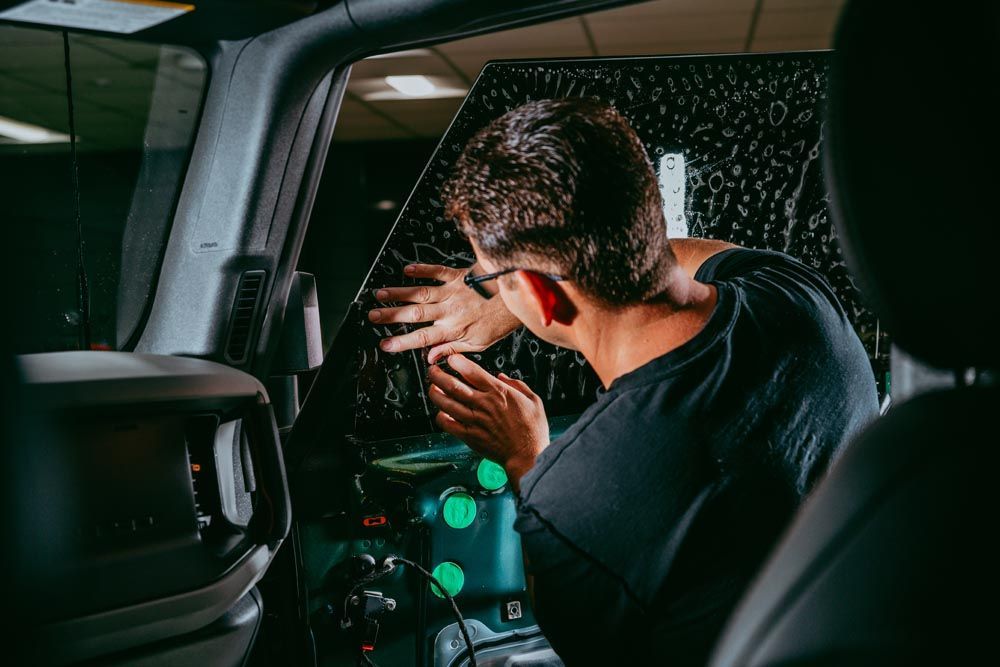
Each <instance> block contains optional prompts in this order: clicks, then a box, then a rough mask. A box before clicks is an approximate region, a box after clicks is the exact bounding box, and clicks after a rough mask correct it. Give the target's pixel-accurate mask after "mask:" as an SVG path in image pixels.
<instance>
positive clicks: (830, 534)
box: [711, 0, 1000, 667]
mask: <svg viewBox="0 0 1000 667" xmlns="http://www.w3.org/2000/svg"><path fill="white" fill-rule="evenodd" d="M998 46H1000V3H995V2H991V1H989V0H975V1H974V0H965V1H959V2H955V3H949V4H941V3H937V2H934V3H932V2H929V1H923V0H921V1H918V2H913V0H880V1H878V2H875V1H873V0H855V1H854V2H851V3H850V4H849V5H848V6H847V8H846V9H845V11H844V14H843V16H842V17H841V23H840V26H839V28H838V33H837V40H836V53H835V56H834V65H833V71H832V75H831V90H830V97H829V113H828V116H827V136H826V139H825V144H824V150H825V161H826V171H827V178H828V181H829V189H830V192H831V206H832V210H833V214H834V221H835V223H836V225H837V231H838V235H839V237H840V241H841V243H842V245H843V248H844V252H845V256H846V257H847V260H848V265H849V266H850V268H851V270H852V273H853V274H854V276H855V277H856V278H857V280H858V283H859V285H860V286H861V288H862V290H863V292H864V293H865V295H866V296H867V297H868V299H869V300H870V302H871V303H872V304H873V305H874V307H875V310H876V312H877V313H878V314H879V317H880V318H881V319H882V322H883V323H884V324H885V326H886V327H887V329H888V330H889V331H890V332H891V333H892V334H893V337H894V340H895V341H896V342H897V343H898V344H899V346H900V347H901V348H902V349H903V350H905V352H906V353H907V354H908V355H911V356H912V357H913V358H915V359H917V360H919V361H920V362H922V363H926V364H929V365H931V366H933V367H936V368H938V369H946V370H948V371H950V372H953V373H954V374H955V377H956V378H957V380H956V383H955V387H954V388H946V389H941V390H937V391H934V392H932V393H925V394H923V395H918V396H915V397H913V398H911V399H909V400H907V401H905V402H903V403H901V404H897V405H896V406H895V407H894V408H893V409H892V410H891V411H890V412H889V414H888V415H887V416H886V417H884V418H883V419H881V420H880V421H879V422H877V423H876V424H874V425H873V426H872V427H871V428H869V429H868V430H867V431H866V432H865V433H863V434H862V435H861V437H859V438H858V439H857V440H856V441H855V442H854V443H852V444H851V445H850V447H849V448H848V450H847V452H846V453H845V455H844V456H843V458H842V459H841V460H840V461H839V462H838V463H837V464H836V465H835V466H834V468H833V469H832V470H831V471H830V474H829V475H828V476H827V477H826V479H824V480H823V482H822V483H821V484H820V485H819V486H818V488H817V489H816V490H815V492H814V493H813V494H812V496H811V497H810V498H809V500H808V501H807V503H806V504H805V506H804V507H803V508H802V510H801V511H800V512H799V514H798V515H797V517H796V518H795V520H794V521H793V522H792V525H791V526H790V528H789V530H788V531H787V532H786V534H785V536H784V537H783V539H782V541H781V543H780V544H779V546H778V548H777V549H776V551H775V552H774V553H773V554H772V555H771V557H770V558H769V560H768V562H767V563H766V565H765V566H764V568H763V569H762V571H761V573H760V574H759V575H758V578H757V579H756V581H755V582H754V584H753V585H752V586H751V588H750V590H749V591H748V593H747V595H746V596H745V597H744V599H743V601H742V602H741V603H740V605H739V607H738V608H737V611H736V612H735V614H734V615H733V617H732V618H731V619H730V620H729V622H728V624H727V628H726V630H725V632H724V633H723V636H722V638H721V640H720V642H719V644H718V645H717V646H716V649H715V652H714V655H713V659H712V663H711V664H713V665H720V666H721V665H725V666H727V667H729V666H736V665H741V666H742V665H795V664H803V665H804V664H809V665H833V664H837V665H841V664H843V665H865V664H879V665H885V664H924V663H927V662H931V663H935V662H936V663H940V664H973V663H974V662H978V661H981V660H982V658H984V657H986V656H990V655H992V652H993V646H992V641H991V640H992V635H991V631H992V630H993V627H992V626H993V623H992V620H993V618H994V617H995V613H993V612H992V611H991V610H990V607H991V605H992V604H993V603H994V600H995V599H996V594H997V593H998V592H1000V591H998V588H1000V586H998V582H1000V572H998V568H997V562H998V560H997V555H998V554H997V550H996V548H995V547H993V546H992V545H993V544H995V543H996V541H997V540H996V539H995V536H994V535H993V534H992V533H993V530H992V527H993V526H995V525H996V516H997V510H998V509H1000V498H998V496H997V495H996V493H995V492H994V491H993V489H994V486H995V482H994V480H993V478H994V476H995V471H996V470H997V464H998V462H1000V461H998V458H1000V454H998V445H1000V430H998V428H997V426H996V421H995V419H996V417H995V415H996V414H997V413H998V411H1000V388H998V387H997V386H996V383H995V378H996V375H995V371H996V369H997V368H998V367H1000V346H998V345H997V344H996V338H997V322H998V321H1000V298H997V297H996V295H995V294H994V290H995V287H996V285H997V282H998V281H997V278H996V272H995V271H996V270H995V268H994V266H993V264H994V262H995V260H994V259H993V256H994V255H995V254H996V252H997V247H998V246H997V241H998V240H1000V220H998V218H1000V215H998V214H997V213H996V206H997V204H996V201H995V199H994V193H995V192H996V191H997V183H998V181H1000V166H998V163H997V161H996V160H997V156H998V155H1000V151H998V149H1000V132H997V128H996V114H997V107H996V101H997V100H996V97H997V95H996V89H997V84H998V82H1000V55H998V54H1000V50H998V48H997V47H998Z"/></svg>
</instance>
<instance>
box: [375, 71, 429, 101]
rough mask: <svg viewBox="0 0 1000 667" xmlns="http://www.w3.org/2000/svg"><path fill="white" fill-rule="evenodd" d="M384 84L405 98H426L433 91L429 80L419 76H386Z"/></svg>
mask: <svg viewBox="0 0 1000 667" xmlns="http://www.w3.org/2000/svg"><path fill="white" fill-rule="evenodd" d="M385 82H386V83H387V84H389V85H390V86H391V87H392V88H395V89H396V90H398V91H399V92H401V93H402V94H404V95H406V96H407V97H427V96H428V95H430V94H432V93H433V92H434V90H435V88H434V84H433V83H431V80H430V79H428V78H427V77H426V76H423V75H421V74H415V75H406V76H387V77H385Z"/></svg>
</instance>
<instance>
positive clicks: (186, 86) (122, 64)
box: [0, 26, 206, 353]
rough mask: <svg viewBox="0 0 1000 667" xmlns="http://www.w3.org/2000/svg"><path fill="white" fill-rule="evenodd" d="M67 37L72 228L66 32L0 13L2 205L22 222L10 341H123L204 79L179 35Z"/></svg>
mask: <svg viewBox="0 0 1000 667" xmlns="http://www.w3.org/2000/svg"><path fill="white" fill-rule="evenodd" d="M68 42H69V64H70V73H71V75H72V92H73V97H72V102H73V111H74V120H75V130H76V136H77V147H76V148H77V167H76V171H77V173H78V174H79V214H80V218H79V228H78V225H77V220H76V210H77V209H76V203H75V202H76V198H75V188H74V165H73V159H72V153H71V144H70V124H69V111H68V109H69V106H68V99H67V76H66V67H65V53H64V44H63V33H61V32H58V31H49V30H35V29H26V28H20V27H12V26H0V177H2V179H3V183H4V190H5V192H8V193H10V194H9V195H7V197H5V199H7V203H6V204H5V206H4V213H3V216H4V223H5V225H14V226H16V228H18V229H20V230H23V231H24V236H25V241H24V243H23V244H22V246H21V247H19V248H18V251H17V252H18V255H19V261H18V265H19V266H20V267H22V268H21V272H20V275H21V282H20V284H18V285H17V286H15V287H16V289H18V290H19V291H25V292H26V296H27V297H28V298H27V299H26V300H25V301H26V303H27V307H26V309H25V312H22V313H19V314H18V322H17V330H16V334H15V336H16V340H17V344H16V348H15V351H16V352H18V353H25V352H44V351H55V350H74V349H85V348H89V349H129V348H131V347H132V346H134V343H135V339H136V337H137V335H138V333H139V331H140V330H141V323H142V320H143V318H144V316H145V312H146V308H147V305H148V302H149V299H150V298H151V295H152V291H153V289H154V288H155V279H156V275H157V273H158V269H159V263H160V258H161V256H162V251H163V246H164V244H165V242H166V236H167V233H168V232H169V221H170V219H171V218H172V215H173V210H174V206H175V204H176V199H177V194H178V192H179V189H180V183H181V179H182V177H183V173H184V168H185V166H186V164H187V161H188V157H189V152H190V146H191V141H192V138H193V135H194V129H195V126H196V123H197V119H198V112H199V107H200V104H201V97H202V92H203V90H204V85H205V78H206V66H205V62H204V60H203V59H202V58H201V56H199V55H198V54H197V53H196V52H194V51H192V50H190V49H185V48H181V47H174V46H165V45H156V44H146V43H141V42H135V41H130V40H125V39H109V38H103V37H94V36H89V35H69V39H68ZM81 241H82V242H81ZM123 276H124V277H126V278H124V279H123ZM88 311H89V312H88Z"/></svg>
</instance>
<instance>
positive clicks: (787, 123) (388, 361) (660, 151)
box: [351, 53, 888, 440]
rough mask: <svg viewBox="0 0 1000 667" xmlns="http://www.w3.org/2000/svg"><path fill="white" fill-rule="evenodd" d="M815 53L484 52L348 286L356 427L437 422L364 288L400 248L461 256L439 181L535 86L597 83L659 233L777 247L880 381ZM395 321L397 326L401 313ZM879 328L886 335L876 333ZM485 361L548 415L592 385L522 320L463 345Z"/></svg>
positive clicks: (573, 404) (547, 89)
mask: <svg viewBox="0 0 1000 667" xmlns="http://www.w3.org/2000/svg"><path fill="white" fill-rule="evenodd" d="M827 71H828V56H827V54H824V53H808V54H774V55H738V56H695V57H650V58H617V59H585V60H565V61H544V62H541V61H538V62H527V61H514V62H498V63H491V64H488V65H487V66H486V67H485V68H484V70H483V72H482V73H481V75H480V76H479V78H478V80H477V81H476V83H475V85H474V87H473V88H472V90H471V92H470V93H469V96H468V98H467V99H466V100H465V102H464V104H463V106H462V108H461V110H460V111H459V113H458V115H457V117H456V118H455V120H454V122H453V124H452V126H451V127H450V129H449V130H448V131H447V133H446V134H445V136H444V139H443V140H442V142H441V144H440V145H439V146H438V148H437V150H436V151H435V153H434V155H433V157H432V158H431V160H430V163H429V164H428V165H427V168H426V170H425V172H424V174H423V176H422V177H421V178H420V180H419V182H418V183H417V185H416V188H415V189H414V191H413V193H412V195H411V197H410V200H409V202H408V203H407V204H406V206H405V207H404V208H403V209H402V211H401V214H400V217H399V219H398V221H397V223H396V225H395V228H394V229H393V231H392V233H391V234H390V236H389V238H388V241H387V242H386V245H385V247H384V248H383V250H382V252H381V254H380V255H379V257H378V259H377V260H376V262H375V265H374V266H373V267H372V270H371V272H370V274H369V276H368V278H367V279H366V281H365V283H364V287H363V289H362V290H361V292H360V295H359V297H358V299H359V301H360V302H361V305H362V307H361V308H360V309H359V311H360V312H361V313H362V315H361V317H360V318H359V320H358V321H357V322H354V323H351V324H352V325H354V326H359V327H362V328H363V330H364V333H363V335H362V340H363V343H362V347H361V349H360V350H359V351H358V360H359V366H360V373H359V379H358V390H357V404H356V413H355V429H356V435H357V436H359V437H360V438H362V439H366V440H367V439H371V440H379V439H383V438H388V437H395V436H400V435H412V434H418V433H426V432H430V431H432V430H435V428H434V425H433V421H432V418H433V414H434V412H433V410H432V407H433V406H431V405H430V404H429V403H428V400H427V398H426V395H425V393H424V388H425V387H426V382H425V375H426V369H427V364H426V361H425V357H424V355H423V354H421V353H419V352H413V353H404V354H386V353H383V352H382V351H381V350H379V348H378V346H377V342H378V340H379V339H381V338H383V337H385V336H387V335H390V334H395V333H400V332H402V331H403V330H404V328H403V327H401V326H398V325H396V326H376V325H373V324H371V323H369V322H367V320H365V319H364V318H363V313H366V312H367V311H368V309H369V308H370V307H372V306H374V305H375V302H374V299H373V297H372V291H373V290H374V289H377V288H379V287H383V286H389V285H404V284H412V283H413V281H412V280H407V279H406V278H404V276H403V273H402V269H403V267H404V266H405V265H406V264H408V263H410V262H423V263H440V264H447V265H450V266H456V267H464V266H468V265H470V264H471V263H472V262H473V261H474V260H473V256H472V252H471V249H470V248H469V246H468V244H467V242H466V241H465V240H463V238H462V237H461V236H460V235H459V234H457V233H456V231H455V229H454V226H453V225H452V224H451V223H450V222H448V221H446V220H445V219H444V217H443V211H442V206H441V202H440V189H441V186H442V184H443V182H444V181H445V179H446V178H447V177H448V176H449V174H450V169H451V166H452V164H453V162H454V161H455V159H456V158H457V157H458V155H459V154H460V152H461V151H462V148H463V147H464V145H465V143H466V141H467V140H468V139H469V138H470V137H471V136H472V135H473V134H474V133H475V132H476V131H477V130H479V129H480V128H481V127H483V126H484V125H486V124H487V123H489V122H490V121H491V120H493V119H494V118H497V117H499V116H501V115H502V114H504V113H505V112H506V111H508V110H510V109H513V108H515V107H517V106H519V105H521V104H523V103H525V102H528V101H531V100H537V99H542V98H559V97H573V96H587V97H596V98H599V99H601V100H603V101H606V102H608V103H610V104H612V105H614V106H615V107H616V108H617V109H618V110H619V111H620V112H621V113H622V114H623V115H624V116H625V117H626V118H628V120H629V122H630V123H631V125H632V127H633V128H635V130H636V132H637V133H638V134H639V136H640V138H641V139H642V141H643V143H644V144H645V146H646V148H647V150H648V152H649V155H650V158H651V159H652V162H653V165H654V166H655V167H656V170H657V172H658V175H659V179H660V184H661V190H662V193H663V199H664V207H665V212H666V218H667V225H668V229H667V230H664V233H669V234H670V235H671V236H673V237H679V236H695V237H706V238H714V239H721V240H726V241H731V242H733V243H737V244H740V245H743V246H747V247H752V248H765V249H771V250H779V251H782V252H786V253H789V254H790V255H792V256H794V257H797V258H799V259H800V260H802V261H803V262H804V263H806V264H807V265H809V266H811V267H814V268H816V269H817V270H819V271H820V272H822V273H823V274H825V275H826V276H827V278H828V279H829V280H830V282H831V284H832V285H833V287H834V289H835V290H836V292H837V294H838V296H839V297H840V299H841V301H842V302H843V304H844V306H845V308H846V310H847V312H848V314H849V316H850V317H851V318H852V321H853V322H854V324H855V326H856V328H857V330H858V333H859V334H860V336H861V339H862V341H863V342H864V344H865V346H866V348H867V349H868V352H869V355H870V357H871V360H872V365H873V369H874V370H875V375H876V378H878V379H879V380H880V381H881V380H882V379H883V378H884V377H885V373H886V371H887V370H888V344H887V341H886V340H885V339H884V335H882V334H881V333H880V332H879V327H878V323H877V321H876V319H875V317H874V315H873V314H871V313H870V312H869V311H867V310H866V309H865V307H864V306H863V304H862V303H861V301H860V298H859V294H858V291H857V289H856V288H855V286H854V284H853V283H852V281H851V278H850V276H849V275H848V271H847V267H846V265H845V263H844V260H843V258H842V256H841V252H840V248H839V247H838V245H837V241H836V237H835V232H834V230H833V228H832V226H831V221H830V217H829V211H828V205H829V197H828V195H827V192H826V188H825V184H824V180H823V173H822V164H821V162H822V160H821V156H820V151H821V139H822V134H823V121H822V113H821V110H822V107H823V103H824V95H825V89H826V78H827ZM403 326H407V325H403ZM880 337H882V338H883V340H881V341H879V338H880ZM470 356H471V358H473V359H475V360H476V361H477V362H478V363H480V364H482V365H483V366H485V367H486V368H487V369H489V370H490V371H491V372H493V373H498V372H500V371H503V372H505V373H507V374H508V375H510V376H512V377H517V378H521V379H523V380H524V381H525V382H527V383H528V384H529V385H530V386H531V387H532V389H534V390H535V391H536V392H537V393H539V394H540V395H541V396H542V398H543V399H544V400H545V403H546V409H547V413H548V415H549V417H558V416H561V415H569V414H575V413H578V412H580V411H582V410H583V409H584V408H585V407H586V406H587V405H588V404H590V403H591V402H592V401H593V400H594V398H595V390H596V388H597V386H598V383H597V380H596V377H595V376H594V375H593V373H592V371H591V370H590V368H589V367H588V366H587V364H586V362H585V361H584V359H583V357H582V356H580V355H579V354H577V353H575V352H572V351H568V350H562V349H559V348H556V347H553V346H551V345H548V344H546V343H544V342H542V341H540V340H538V339H536V338H535V337H534V336H532V335H531V334H530V333H529V332H527V331H526V330H524V329H521V330H520V331H518V332H517V333H515V334H513V335H511V336H509V337H508V338H506V339H505V340H503V341H501V342H500V343H498V344H497V345H494V346H493V347H492V348H490V349H489V350H487V351H485V352H483V353H480V354H473V355H470Z"/></svg>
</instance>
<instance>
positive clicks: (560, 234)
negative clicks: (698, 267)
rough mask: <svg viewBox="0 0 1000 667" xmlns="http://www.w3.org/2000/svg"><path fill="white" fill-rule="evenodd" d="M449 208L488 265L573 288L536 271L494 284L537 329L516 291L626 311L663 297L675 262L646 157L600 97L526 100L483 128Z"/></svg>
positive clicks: (469, 149)
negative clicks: (576, 299)
mask: <svg viewBox="0 0 1000 667" xmlns="http://www.w3.org/2000/svg"><path fill="white" fill-rule="evenodd" d="M444 204H445V210H446V214H447V215H448V216H449V217H450V218H452V219H453V220H454V221H455V222H456V224H457V225H458V227H459V229H461V230H462V232H464V233H465V234H466V235H467V236H468V237H469V238H470V240H471V241H472V244H473V247H474V248H475V250H476V254H477V256H478V257H479V259H480V262H481V263H482V264H483V265H484V267H486V268H488V269H494V270H500V269H507V268H511V267H517V268H521V269H528V270H531V271H534V272H539V273H549V274H557V275H559V276H562V277H563V278H564V279H565V280H566V281H568V285H567V290H565V291H564V290H563V289H562V288H561V287H560V285H562V283H556V282H552V281H549V280H547V279H545V278H544V276H541V277H539V275H538V274H537V273H536V274H532V275H525V273H524V272H518V273H517V274H514V275H513V276H512V277H510V278H505V279H501V286H502V289H501V294H502V295H503V298H504V301H505V302H507V305H508V307H510V309H511V311H512V312H514V314H515V315H517V316H518V317H520V318H521V319H522V321H524V322H525V324H528V325H529V327H530V328H532V329H533V330H535V327H534V326H532V322H531V318H530V317H529V316H527V315H526V314H525V313H524V312H523V311H524V308H525V307H526V305H525V304H523V303H519V300H520V299H523V298H527V295H525V294H521V295H511V294H509V293H508V292H509V291H517V290H519V286H520V287H523V288H525V289H524V290H520V291H521V292H524V291H525V290H527V291H528V292H529V293H533V292H535V291H537V290H541V291H542V292H543V294H541V298H542V299H543V300H544V299H546V298H547V299H549V301H552V299H553V298H555V301H559V297H560V296H563V297H564V296H565V292H566V291H572V292H574V294H578V295H580V296H582V297H583V298H585V299H587V300H590V301H592V302H593V303H594V304H597V305H599V306H601V307H606V308H616V307H627V306H631V305H636V304H639V303H642V302H644V301H647V300H649V299H652V298H653V297H656V296H658V295H660V294H662V293H663V291H664V289H665V288H666V285H667V282H668V281H669V279H670V274H671V269H673V268H674V267H675V266H676V259H675V258H674V256H673V253H672V252H671V250H670V246H669V243H668V241H667V235H666V222H665V220H664V217H663V204H662V200H661V197H660V191H659V185H658V182H657V178H656V174H655V172H654V170H653V166H652V164H651V163H650V161H649V157H648V156H647V154H646V151H645V149H644V148H643V146H642V143H641V142H640V141H639V138H638V136H636V134H635V131H634V130H632V128H631V127H630V126H629V125H628V122H627V121H626V120H625V119H624V118H623V117H622V116H621V115H619V114H618V112H616V111H615V110H614V109H612V108H611V107H609V106H607V105H605V104H602V103H601V102H598V101H596V100H592V99H582V98H566V99H560V100H542V101H538V102H531V103H528V104H525V105H524V106H521V107H518V108H517V109H514V110H513V111H510V112H508V113H506V114H505V115H503V116H501V117H500V118H498V119H496V120H495V121H493V122H492V123H490V124H489V125H488V126H486V127H485V128H483V129H482V130H480V131H479V132H478V133H477V134H476V135H475V136H473V137H472V139H471V140H470V141H469V143H468V144H467V145H466V147H465V150H464V151H463V152H462V155H461V156H460V157H459V159H458V161H457V162H456V164H455V168H454V175H453V176H452V178H451V179H450V180H449V181H448V183H447V184H446V185H445V188H444ZM546 290H548V291H551V292H553V294H549V295H548V296H546V294H544V292H545V291H546ZM519 310H521V311H522V312H518V311H519ZM556 319H558V314H557V317H556ZM545 324H546V325H547V324H548V323H545ZM536 333H539V332H538V331H537V330H536Z"/></svg>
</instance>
